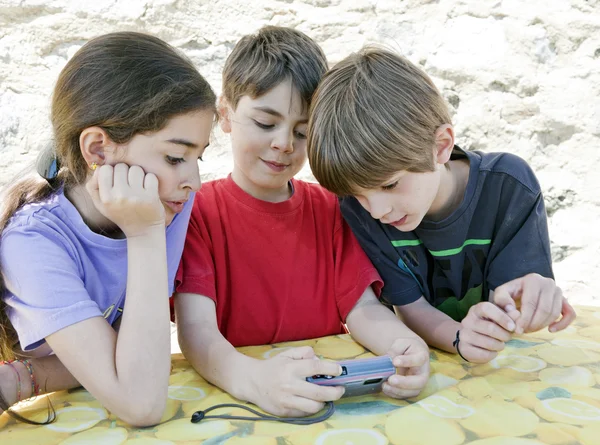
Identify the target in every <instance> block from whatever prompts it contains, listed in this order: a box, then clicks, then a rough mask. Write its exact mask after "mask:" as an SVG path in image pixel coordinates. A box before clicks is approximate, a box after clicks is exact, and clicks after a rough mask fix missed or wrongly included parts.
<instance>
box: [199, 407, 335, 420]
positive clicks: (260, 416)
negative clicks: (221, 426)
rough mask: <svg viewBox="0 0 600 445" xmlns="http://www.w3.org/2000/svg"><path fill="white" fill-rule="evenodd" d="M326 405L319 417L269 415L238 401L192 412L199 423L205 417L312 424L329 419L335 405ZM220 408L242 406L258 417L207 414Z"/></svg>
mask: <svg viewBox="0 0 600 445" xmlns="http://www.w3.org/2000/svg"><path fill="white" fill-rule="evenodd" d="M325 407H326V408H327V411H325V412H324V413H323V414H321V415H320V416H317V417H277V416H268V415H266V414H263V413H261V412H258V411H256V410H255V409H252V408H250V407H248V406H244V405H239V404H237V403H222V404H220V405H214V406H211V407H210V408H206V409H205V410H204V411H196V412H195V413H194V414H192V423H198V422H200V421H201V420H203V419H227V420H249V421H256V422H258V421H260V420H270V421H272V422H282V423H291V424H293V425H312V424H313V423H319V422H323V421H324V420H327V419H329V418H330V417H331V416H332V415H333V413H334V412H335V406H334V405H333V402H325ZM220 408H241V409H245V410H246V411H249V412H251V413H252V414H255V415H256V416H257V417H245V416H232V415H230V414H222V415H218V416H207V415H206V414H207V413H209V412H211V411H214V410H216V409H220Z"/></svg>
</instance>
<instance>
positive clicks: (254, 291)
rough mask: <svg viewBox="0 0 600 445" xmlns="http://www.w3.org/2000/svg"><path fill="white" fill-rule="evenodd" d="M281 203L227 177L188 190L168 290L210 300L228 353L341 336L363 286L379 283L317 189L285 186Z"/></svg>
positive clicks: (332, 204)
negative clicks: (287, 192) (183, 231)
mask: <svg viewBox="0 0 600 445" xmlns="http://www.w3.org/2000/svg"><path fill="white" fill-rule="evenodd" d="M292 184H293V188H294V193H293V195H292V197H291V198H290V199H288V200H286V201H284V202H281V203H270V202H265V201H261V200H258V199H256V198H254V197H252V196H250V195H249V194H247V193H246V192H244V191H243V190H242V189H241V188H239V187H238V186H237V185H236V184H235V182H233V180H232V179H231V177H228V178H226V179H220V180H217V181H212V182H209V183H206V184H203V186H202V189H201V190H200V191H199V192H198V193H196V198H195V202H194V208H193V210H192V216H191V220H190V225H189V229H188V233H187V238H186V242H185V248H184V251H183V256H182V259H181V264H180V266H179V271H178V273H177V278H176V283H175V285H176V290H177V292H185V293H194V294H200V295H204V296H206V297H209V298H211V299H213V300H214V301H215V303H216V311H217V322H218V325H219V329H220V331H221V333H222V334H223V335H224V336H225V338H226V339H227V340H228V341H229V342H230V343H231V344H233V345H234V346H247V345H260V344H269V343H278V342H282V341H292V340H304V339H309V338H315V337H322V336H325V335H333V334H339V333H343V332H345V330H344V326H343V323H344V322H345V320H346V316H347V315H348V313H349V312H350V310H351V309H352V308H353V307H354V305H355V304H356V302H357V301H358V300H359V299H360V297H361V295H362V294H363V292H364V291H365V289H366V288H367V286H369V285H371V284H374V288H375V291H376V293H377V294H379V291H380V288H381V286H382V284H383V283H382V281H381V279H380V277H379V275H378V273H377V271H376V270H375V268H374V267H373V265H372V264H371V262H370V260H369V259H368V258H367V256H366V255H365V253H364V252H363V250H362V248H361V247H360V245H359V244H358V242H357V240H356V238H355V237H354V235H353V234H352V232H351V230H350V228H349V227H348V225H347V224H346V222H345V221H344V219H343V218H342V216H341V213H340V209H339V204H338V200H337V198H336V197H335V196H334V195H333V194H331V193H330V192H328V191H326V190H325V189H323V188H322V187H320V186H319V185H318V184H311V183H307V182H303V181H297V180H292Z"/></svg>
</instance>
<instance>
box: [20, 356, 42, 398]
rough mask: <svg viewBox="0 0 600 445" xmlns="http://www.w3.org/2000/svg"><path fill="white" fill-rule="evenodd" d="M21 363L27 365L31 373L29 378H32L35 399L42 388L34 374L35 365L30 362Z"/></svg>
mask: <svg viewBox="0 0 600 445" xmlns="http://www.w3.org/2000/svg"><path fill="white" fill-rule="evenodd" d="M19 361H20V362H21V363H23V364H24V365H25V367H26V368H27V371H28V372H29V377H30V378H31V397H35V396H37V395H39V394H40V387H39V385H38V384H37V382H36V380H35V374H34V373H33V365H32V364H31V362H30V361H29V360H19Z"/></svg>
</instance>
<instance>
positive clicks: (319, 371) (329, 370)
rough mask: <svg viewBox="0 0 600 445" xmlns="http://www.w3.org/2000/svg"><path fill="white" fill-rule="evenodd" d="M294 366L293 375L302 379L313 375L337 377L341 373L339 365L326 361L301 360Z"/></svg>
mask: <svg viewBox="0 0 600 445" xmlns="http://www.w3.org/2000/svg"><path fill="white" fill-rule="evenodd" d="M294 365H295V367H296V369H295V372H294V374H295V375H297V376H298V377H302V378H306V377H311V376H313V375H332V376H338V375H340V374H341V373H342V367H341V366H340V365H339V364H337V363H335V362H331V361H328V360H302V361H299V362H298V363H297V364H294Z"/></svg>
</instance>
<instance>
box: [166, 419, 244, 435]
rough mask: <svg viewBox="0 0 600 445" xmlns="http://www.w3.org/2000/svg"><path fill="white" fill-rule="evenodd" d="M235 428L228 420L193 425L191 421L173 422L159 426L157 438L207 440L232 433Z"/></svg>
mask: <svg viewBox="0 0 600 445" xmlns="http://www.w3.org/2000/svg"><path fill="white" fill-rule="evenodd" d="M232 429H233V427H232V426H231V423H229V422H228V421H226V420H207V421H202V422H200V423H192V422H190V419H188V418H185V419H177V420H172V421H170V422H168V423H165V424H164V425H159V426H158V428H157V429H156V433H155V436H156V438H157V439H162V440H173V441H178V440H190V441H192V440H205V439H208V438H210V437H216V436H222V435H223V434H226V433H228V432H229V431H231V430H232Z"/></svg>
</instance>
